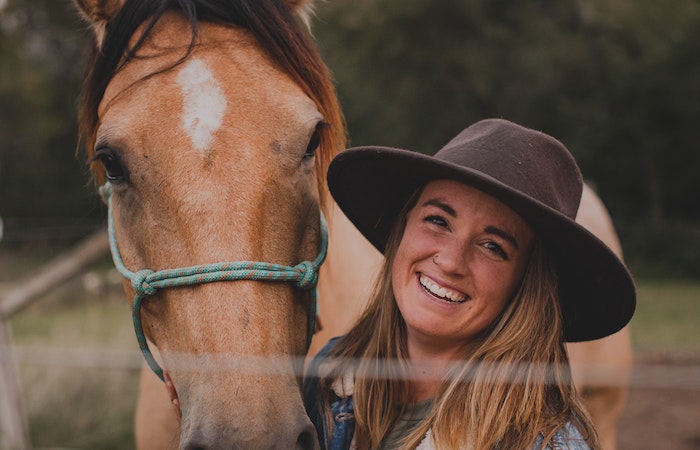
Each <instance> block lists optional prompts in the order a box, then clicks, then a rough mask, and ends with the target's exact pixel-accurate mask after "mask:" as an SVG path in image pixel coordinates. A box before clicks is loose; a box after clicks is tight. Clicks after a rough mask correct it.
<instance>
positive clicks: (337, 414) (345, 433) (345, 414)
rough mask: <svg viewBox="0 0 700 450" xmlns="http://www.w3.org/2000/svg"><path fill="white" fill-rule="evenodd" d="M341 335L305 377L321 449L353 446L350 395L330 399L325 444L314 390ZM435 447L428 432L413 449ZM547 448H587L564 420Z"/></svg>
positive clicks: (341, 449)
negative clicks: (329, 422)
mask: <svg viewBox="0 0 700 450" xmlns="http://www.w3.org/2000/svg"><path fill="white" fill-rule="evenodd" d="M339 339H340V338H333V339H331V340H330V341H329V342H328V344H326V346H325V347H324V348H323V349H322V350H321V351H320V352H319V353H318V355H316V356H315V357H314V359H313V360H312V361H311V363H310V365H309V368H308V371H307V372H308V373H309V374H310V375H309V376H306V377H304V406H305V407H306V412H307V414H308V415H309V417H310V418H311V422H313V424H314V426H315V427H316V433H317V435H318V440H319V442H320V444H321V449H322V450H352V449H354V448H355V447H354V442H353V437H354V434H355V416H354V409H353V401H352V395H347V396H343V395H340V393H338V394H339V395H338V396H337V397H336V399H335V401H333V402H332V403H331V417H332V419H333V425H332V430H333V431H332V441H331V442H330V444H329V446H327V444H328V437H329V435H330V430H331V428H330V426H329V424H328V423H326V420H325V417H323V414H322V413H321V410H320V408H319V405H318V402H317V394H318V387H319V377H318V373H319V368H320V366H321V364H322V363H323V361H324V360H325V359H326V357H327V356H328V354H329V353H330V351H331V350H332V349H333V347H335V345H336V344H337V343H338V340H339ZM543 440H544V436H542V435H540V436H538V437H537V439H536V440H535V442H534V443H533V444H532V447H531V450H540V449H541V447H542V441H543ZM434 448H435V447H434V445H433V443H432V438H431V437H430V435H429V434H428V435H426V438H425V439H424V440H423V442H422V443H421V444H420V445H419V446H418V448H417V449H416V450H433V449H434ZM546 449H548V450H590V447H589V446H588V444H587V443H586V440H585V439H584V438H583V436H582V435H581V433H580V432H579V431H578V429H577V428H576V427H575V426H573V424H571V423H567V424H566V425H565V426H564V427H562V428H561V429H559V430H558V431H557V432H556V434H555V435H554V437H553V438H552V440H551V442H550V444H549V445H548V446H547V447H546Z"/></svg>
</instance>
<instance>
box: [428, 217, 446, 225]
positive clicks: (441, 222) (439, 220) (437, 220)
mask: <svg viewBox="0 0 700 450" xmlns="http://www.w3.org/2000/svg"><path fill="white" fill-rule="evenodd" d="M423 220H425V222H428V223H432V224H434V225H437V226H439V227H447V221H446V220H445V219H443V218H442V217H440V216H427V217H426V218H425V219H423Z"/></svg>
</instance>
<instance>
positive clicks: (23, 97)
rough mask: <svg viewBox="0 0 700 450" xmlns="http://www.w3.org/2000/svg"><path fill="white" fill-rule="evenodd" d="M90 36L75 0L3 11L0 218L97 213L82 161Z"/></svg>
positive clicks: (19, 0)
mask: <svg viewBox="0 0 700 450" xmlns="http://www.w3.org/2000/svg"><path fill="white" fill-rule="evenodd" d="M83 31H84V26H83V25H82V23H81V22H80V19H79V18H78V16H77V13H76V12H74V8H73V6H72V4H71V2H70V1H69V0H61V1H56V0H9V1H8V2H7V4H6V6H5V8H4V9H2V11H0V67H2V70H1V71H0V139H1V140H0V192H1V193H2V194H1V195H0V216H4V217H24V218H51V217H83V216H85V215H87V214H89V213H90V211H91V208H90V205H91V202H94V198H93V197H92V195H91V194H90V190H89V188H88V187H87V176H86V170H85V164H84V163H83V162H82V161H79V160H78V159H76V158H75V156H74V153H75V149H76V139H77V117H76V106H77V98H78V95H79V89H80V82H81V78H82V71H83V65H82V61H83V48H84V46H85V39H86V37H87V36H86V34H85V33H84V32H83ZM93 209H94V208H93ZM95 212H97V211H95Z"/></svg>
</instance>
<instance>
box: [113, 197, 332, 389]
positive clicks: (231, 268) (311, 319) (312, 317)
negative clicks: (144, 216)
mask: <svg viewBox="0 0 700 450" xmlns="http://www.w3.org/2000/svg"><path fill="white" fill-rule="evenodd" d="M100 193H101V194H102V196H103V198H104V199H105V201H106V202H107V227H108V233H109V247H110V250H111V253H112V259H113V260H114V265H115V266H116V268H117V270H118V271H119V272H120V273H121V274H122V276H124V278H126V279H128V280H129V281H131V286H132V287H133V288H134V291H135V293H134V304H133V307H132V319H133V322H134V331H135V332H136V339H137V340H138V343H139V347H140V348H141V352H142V353H143V356H144V358H145V359H146V362H147V363H148V365H149V366H150V368H151V369H152V370H153V372H155V374H156V375H158V377H159V378H160V379H161V380H163V381H164V378H163V369H162V368H161V367H160V366H159V365H158V363H157V362H156V360H155V358H154V357H153V354H152V353H151V350H150V349H149V348H148V343H147V342H146V336H145V334H144V332H143V325H142V323H141V303H142V302H143V300H144V299H145V298H146V297H148V296H150V295H153V294H155V293H156V292H157V290H158V289H163V288H172V287H180V286H192V285H197V284H203V283H212V282H214V281H235V280H257V281H289V282H292V283H294V286H296V287H298V288H300V289H304V290H308V291H310V293H311V301H310V303H309V312H308V329H307V333H308V334H307V348H308V346H309V345H310V343H311V337H312V336H313V333H314V327H315V326H316V298H317V293H316V285H317V283H318V269H319V267H320V266H321V264H322V263H323V261H324V260H325V259H326V252H327V250H328V231H327V228H326V221H325V218H324V217H323V213H321V246H320V249H319V254H318V256H317V257H316V259H315V260H314V261H313V262H310V261H302V262H301V263H299V264H297V265H296V266H294V267H292V266H286V265H282V264H272V263H264V262H253V261H236V262H226V263H215V264H203V265H198V266H191V267H185V268H181V269H166V270H159V271H157V272H154V271H153V270H149V269H143V270H139V271H138V272H132V271H131V270H129V269H127V268H126V266H125V265H124V262H123V260H122V257H121V254H120V253H119V247H118V246H117V237H116V234H115V232H114V219H113V217H112V199H111V193H112V189H111V186H110V184H109V183H106V184H105V185H103V186H102V187H100Z"/></svg>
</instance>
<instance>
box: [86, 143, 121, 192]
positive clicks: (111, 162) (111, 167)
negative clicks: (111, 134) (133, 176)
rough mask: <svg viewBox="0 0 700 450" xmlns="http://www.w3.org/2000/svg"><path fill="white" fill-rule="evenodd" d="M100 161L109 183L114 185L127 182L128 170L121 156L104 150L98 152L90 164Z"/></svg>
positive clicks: (109, 150) (110, 150)
mask: <svg viewBox="0 0 700 450" xmlns="http://www.w3.org/2000/svg"><path fill="white" fill-rule="evenodd" d="M93 161H100V163H101V164H102V167H103V168H104V171H105V175H106V176H107V181H109V182H110V183H112V184H118V183H123V182H124V181H125V180H126V170H125V169H124V165H123V164H122V161H121V158H119V155H118V154H117V153H116V152H114V151H113V150H112V149H109V148H102V149H100V150H98V151H97V153H96V154H95V156H93V157H92V159H91V160H90V162H93Z"/></svg>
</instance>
